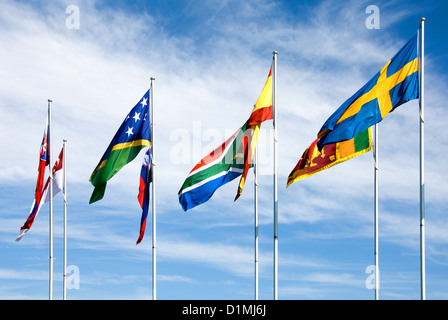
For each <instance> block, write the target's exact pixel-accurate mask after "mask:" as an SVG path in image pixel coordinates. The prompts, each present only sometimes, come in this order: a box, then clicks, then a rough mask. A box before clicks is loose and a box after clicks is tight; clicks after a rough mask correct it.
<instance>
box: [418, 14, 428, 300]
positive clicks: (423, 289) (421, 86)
mask: <svg viewBox="0 0 448 320" xmlns="http://www.w3.org/2000/svg"><path fill="white" fill-rule="evenodd" d="M419 40H420V41H419V57H420V59H419V62H420V66H419V69H418V70H419V73H418V74H419V86H418V88H419V91H420V92H419V109H420V277H421V299H422V300H426V283H425V281H426V280H425V179H424V160H425V159H424V125H425V119H424V105H425V104H424V97H425V95H424V93H425V90H424V88H425V82H424V80H425V76H424V75H425V60H424V53H425V50H424V43H425V18H421V19H420V32H419Z"/></svg>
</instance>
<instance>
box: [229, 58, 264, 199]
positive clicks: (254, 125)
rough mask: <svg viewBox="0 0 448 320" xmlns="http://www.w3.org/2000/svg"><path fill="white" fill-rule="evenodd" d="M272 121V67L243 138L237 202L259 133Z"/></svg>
mask: <svg viewBox="0 0 448 320" xmlns="http://www.w3.org/2000/svg"><path fill="white" fill-rule="evenodd" d="M271 119H272V65H271V69H270V71H269V75H268V79H267V80H266V83H265V85H264V87H263V90H262V91H261V94H260V96H259V97H258V100H257V102H256V103H255V106H254V108H253V109H252V113H251V115H250V117H249V119H248V120H247V123H246V124H247V127H246V131H245V133H244V136H243V144H242V150H241V151H242V152H241V153H242V154H243V156H244V168H243V173H242V175H241V179H240V183H239V185H238V191H237V194H236V197H235V200H237V199H238V198H239V197H240V195H241V193H242V192H243V187H244V184H245V182H246V177H247V173H248V172H249V168H250V167H251V163H252V157H253V154H254V152H255V148H256V146H257V140H258V132H259V131H260V126H261V123H262V122H263V121H266V120H271Z"/></svg>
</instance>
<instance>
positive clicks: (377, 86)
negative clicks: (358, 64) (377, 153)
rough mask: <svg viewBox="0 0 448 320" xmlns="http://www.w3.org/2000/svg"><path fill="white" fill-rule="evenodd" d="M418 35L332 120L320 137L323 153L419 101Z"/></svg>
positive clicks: (327, 123)
mask: <svg viewBox="0 0 448 320" xmlns="http://www.w3.org/2000/svg"><path fill="white" fill-rule="evenodd" d="M417 35H418V33H416V34H415V35H414V36H413V37H412V38H411V39H410V40H409V41H408V42H407V43H406V44H405V45H404V46H403V47H402V48H401V49H400V50H399V51H398V52H397V53H396V54H395V55H394V56H393V58H392V59H391V60H390V61H389V62H388V63H387V64H386V65H385V66H384V67H383V68H382V69H381V71H379V72H378V73H377V74H376V75H375V76H374V77H373V78H372V79H371V80H370V81H369V82H367V83H366V84H365V85H364V86H363V87H362V88H361V89H359V90H358V92H356V93H355V94H354V95H353V96H352V97H351V98H349V99H348V100H347V101H345V102H344V103H343V104H342V105H341V106H340V107H339V108H338V109H337V110H336V111H335V112H334V113H333V115H331V116H330V118H328V120H327V121H326V122H325V123H324V125H323V126H322V128H321V129H320V131H319V133H318V135H317V137H318V138H319V141H318V143H317V145H318V148H319V150H321V149H322V146H324V145H326V144H332V143H335V142H340V141H344V140H350V139H352V138H353V137H354V136H356V135H357V134H358V133H359V132H361V131H364V130H365V129H367V128H369V127H371V126H372V125H374V124H376V123H378V122H380V121H381V120H383V118H384V117H385V116H386V115H387V114H388V113H389V112H392V111H394V110H395V109H396V108H397V107H398V106H400V105H401V104H403V103H405V102H408V101H410V100H413V99H417V98H418V55H417V42H418V41H417Z"/></svg>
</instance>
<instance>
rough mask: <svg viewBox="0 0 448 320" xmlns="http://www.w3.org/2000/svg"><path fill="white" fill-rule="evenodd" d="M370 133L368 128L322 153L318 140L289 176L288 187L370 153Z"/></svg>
mask: <svg viewBox="0 0 448 320" xmlns="http://www.w3.org/2000/svg"><path fill="white" fill-rule="evenodd" d="M370 131H371V129H370V128H368V129H367V130H364V131H362V132H360V133H358V134H357V135H356V137H354V138H353V139H350V140H348V141H343V142H336V143H331V144H326V145H324V146H323V148H322V150H321V151H319V149H318V148H317V142H318V140H319V139H316V140H315V141H314V142H313V143H312V144H311V145H310V146H309V147H308V149H306V150H305V152H304V153H303V155H302V157H301V158H300V160H299V162H298V163H297V165H296V166H295V167H294V169H293V170H292V171H291V173H290V174H289V176H288V180H287V187H289V186H290V185H291V184H292V183H293V182H296V181H298V180H301V179H304V178H307V177H309V176H312V175H313V174H316V173H318V172H321V171H323V170H325V169H328V168H330V167H332V166H334V165H337V164H338V163H341V162H344V161H346V160H349V159H352V158H354V157H357V156H359V155H361V154H364V153H366V152H368V151H370V150H371V149H372V137H371V132H370Z"/></svg>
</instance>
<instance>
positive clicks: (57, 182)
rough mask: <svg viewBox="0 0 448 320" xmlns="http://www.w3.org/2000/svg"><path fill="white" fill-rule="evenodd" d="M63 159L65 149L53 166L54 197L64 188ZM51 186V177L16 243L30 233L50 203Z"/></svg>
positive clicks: (32, 208) (21, 229)
mask: <svg viewBox="0 0 448 320" xmlns="http://www.w3.org/2000/svg"><path fill="white" fill-rule="evenodd" d="M63 157H64V149H61V152H60V153H59V157H58V159H57V160H56V162H55V164H54V166H53V169H52V173H53V197H54V196H55V195H56V194H58V193H59V191H61V190H62V188H63V172H62V165H63ZM49 185H50V177H48V178H47V181H46V182H45V186H44V188H43V190H42V193H41V195H40V198H37V199H34V201H33V204H32V206H31V212H30V215H29V216H28V218H27V219H26V221H25V224H24V225H23V226H22V227H21V228H20V235H19V236H18V237H17V239H16V241H19V240H20V239H22V237H23V236H24V235H25V233H26V232H28V230H29V229H30V228H31V226H32V225H33V222H34V220H35V219H36V216H37V214H38V213H39V210H40V208H41V207H42V205H43V204H44V203H47V202H48V201H50V193H49V190H48V186H49Z"/></svg>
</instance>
